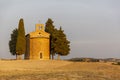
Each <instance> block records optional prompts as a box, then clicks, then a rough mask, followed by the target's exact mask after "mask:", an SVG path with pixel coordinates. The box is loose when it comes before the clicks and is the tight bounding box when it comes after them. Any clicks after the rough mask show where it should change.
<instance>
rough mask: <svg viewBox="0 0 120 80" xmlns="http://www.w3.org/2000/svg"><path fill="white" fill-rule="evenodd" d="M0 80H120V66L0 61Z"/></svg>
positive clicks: (62, 62)
mask: <svg viewBox="0 0 120 80" xmlns="http://www.w3.org/2000/svg"><path fill="white" fill-rule="evenodd" d="M0 80H120V66H118V65H112V64H111V63H102V62H101V63H100V62H94V63H93V62H70V61H57V60H47V61H41V60H0Z"/></svg>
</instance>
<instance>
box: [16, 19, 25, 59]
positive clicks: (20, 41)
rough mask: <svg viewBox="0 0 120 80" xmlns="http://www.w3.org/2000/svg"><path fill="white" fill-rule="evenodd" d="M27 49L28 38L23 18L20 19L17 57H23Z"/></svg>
mask: <svg viewBox="0 0 120 80" xmlns="http://www.w3.org/2000/svg"><path fill="white" fill-rule="evenodd" d="M25 50H26V38H25V30H24V22H23V19H20V20H19V25H18V36H17V43H16V54H17V59H21V55H22V54H24V53H25Z"/></svg>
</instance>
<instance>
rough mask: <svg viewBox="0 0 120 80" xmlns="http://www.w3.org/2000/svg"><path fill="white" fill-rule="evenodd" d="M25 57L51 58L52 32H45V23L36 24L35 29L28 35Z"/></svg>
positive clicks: (36, 58)
mask: <svg viewBox="0 0 120 80" xmlns="http://www.w3.org/2000/svg"><path fill="white" fill-rule="evenodd" d="M24 58H25V59H35V60H49V59H50V34H49V33H47V32H45V29H44V24H36V26H35V31H34V32H31V33H29V34H27V35H26V53H25V56H24Z"/></svg>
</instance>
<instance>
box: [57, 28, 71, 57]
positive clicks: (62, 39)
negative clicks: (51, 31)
mask: <svg viewBox="0 0 120 80" xmlns="http://www.w3.org/2000/svg"><path fill="white" fill-rule="evenodd" d="M69 44H70V42H69V41H68V40H67V38H66V35H65V33H64V31H63V30H62V27H60V29H59V30H57V31H56V39H55V52H56V54H58V59H60V55H61V56H65V55H68V54H69V51H70V45H69Z"/></svg>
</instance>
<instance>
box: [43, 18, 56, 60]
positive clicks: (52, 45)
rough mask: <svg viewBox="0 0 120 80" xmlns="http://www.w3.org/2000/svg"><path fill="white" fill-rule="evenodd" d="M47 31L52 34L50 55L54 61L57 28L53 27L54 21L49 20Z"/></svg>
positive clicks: (46, 26)
mask: <svg viewBox="0 0 120 80" xmlns="http://www.w3.org/2000/svg"><path fill="white" fill-rule="evenodd" d="M45 31H46V32H48V33H50V54H51V55H52V59H54V55H55V50H54V47H55V44H54V38H55V34H54V32H55V27H54V25H53V21H52V19H50V18H48V20H47V22H46V25H45Z"/></svg>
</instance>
